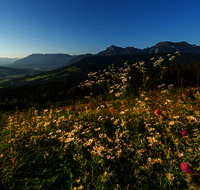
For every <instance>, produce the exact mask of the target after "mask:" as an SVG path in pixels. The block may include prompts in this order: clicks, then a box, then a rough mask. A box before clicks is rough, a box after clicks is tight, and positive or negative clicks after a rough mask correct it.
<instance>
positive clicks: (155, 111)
mask: <svg viewBox="0 0 200 190" xmlns="http://www.w3.org/2000/svg"><path fill="white" fill-rule="evenodd" d="M154 114H155V115H156V116H160V115H162V112H161V111H160V110H159V109H155V110H154Z"/></svg>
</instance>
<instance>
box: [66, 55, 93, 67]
mask: <svg viewBox="0 0 200 190" xmlns="http://www.w3.org/2000/svg"><path fill="white" fill-rule="evenodd" d="M92 55H93V54H91V53H87V54H81V55H78V56H76V57H74V58H72V59H71V60H70V61H68V62H67V65H71V64H73V63H76V62H78V61H80V60H81V59H83V58H85V57H90V56H92Z"/></svg>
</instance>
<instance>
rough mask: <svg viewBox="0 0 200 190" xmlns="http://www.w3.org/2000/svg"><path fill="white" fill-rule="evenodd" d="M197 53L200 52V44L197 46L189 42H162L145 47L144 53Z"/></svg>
mask: <svg viewBox="0 0 200 190" xmlns="http://www.w3.org/2000/svg"><path fill="white" fill-rule="evenodd" d="M177 51H178V52H179V53H197V54H200V46H196V45H195V44H193V45H191V44H188V43H187V42H185V41H183V42H176V43H173V42H160V43H157V44H156V45H155V46H152V47H150V48H145V49H143V53H145V54H151V53H174V52H177Z"/></svg>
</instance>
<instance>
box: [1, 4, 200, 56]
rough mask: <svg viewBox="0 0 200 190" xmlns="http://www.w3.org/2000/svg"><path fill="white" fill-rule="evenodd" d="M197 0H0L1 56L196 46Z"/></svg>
mask: <svg viewBox="0 0 200 190" xmlns="http://www.w3.org/2000/svg"><path fill="white" fill-rule="evenodd" d="M199 11H200V1H199V0H191V1H188V0H181V1H180V0H0V57H25V56H28V55H30V54H32V53H68V54H71V55H72V54H83V53H93V54H95V53H98V52H99V51H101V50H104V49H106V48H107V47H109V46H110V45H116V46H120V47H124V48H125V47H127V46H132V47H135V48H140V49H143V48H146V47H151V46H153V45H155V44H156V43H158V42H161V41H172V42H181V41H186V42H188V43H190V44H196V45H198V46H200V14H199Z"/></svg>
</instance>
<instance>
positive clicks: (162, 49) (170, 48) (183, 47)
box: [97, 41, 200, 56]
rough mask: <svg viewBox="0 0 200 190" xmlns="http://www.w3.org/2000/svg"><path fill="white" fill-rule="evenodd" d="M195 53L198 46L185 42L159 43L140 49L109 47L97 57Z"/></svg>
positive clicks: (198, 49) (199, 52)
mask: <svg viewBox="0 0 200 190" xmlns="http://www.w3.org/2000/svg"><path fill="white" fill-rule="evenodd" d="M177 51H178V52H180V53H196V54H200V46H196V45H195V44H193V45H191V44H189V43H187V42H185V41H183V42H169V41H166V42H159V43H157V44H156V45H154V46H151V47H147V48H144V49H143V50H142V49H137V48H134V47H126V48H122V47H118V46H115V45H111V46H110V47H108V48H107V49H106V50H103V51H100V52H99V53H97V55H101V56H112V55H139V54H152V53H175V52H177Z"/></svg>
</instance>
